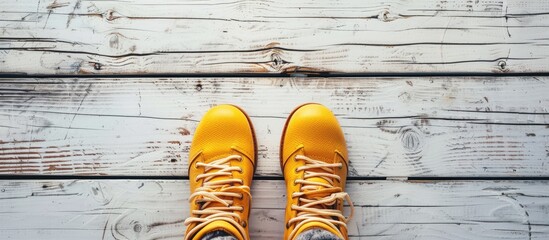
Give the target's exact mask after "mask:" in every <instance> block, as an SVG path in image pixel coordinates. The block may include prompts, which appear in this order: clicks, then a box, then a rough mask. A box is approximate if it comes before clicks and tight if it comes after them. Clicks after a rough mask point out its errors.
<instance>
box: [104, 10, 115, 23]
mask: <svg viewBox="0 0 549 240" xmlns="http://www.w3.org/2000/svg"><path fill="white" fill-rule="evenodd" d="M115 13H116V12H115V11H113V10H111V9H109V10H107V12H105V14H104V17H105V19H106V20H107V21H109V22H110V21H113V20H115V19H117V18H118V17H117V16H115Z"/></svg>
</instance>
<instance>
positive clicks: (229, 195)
mask: <svg viewBox="0 0 549 240" xmlns="http://www.w3.org/2000/svg"><path fill="white" fill-rule="evenodd" d="M232 160H239V161H241V160H242V157H241V156H239V155H231V156H228V157H226V158H222V159H219V160H214V161H212V162H210V163H202V162H199V163H197V164H196V166H197V167H204V168H205V169H204V173H203V174H199V175H198V176H197V177H196V179H195V181H199V180H200V179H204V180H203V184H202V186H201V187H198V188H197V189H196V190H195V192H194V193H193V194H191V196H190V197H189V201H190V202H192V201H196V203H197V204H198V205H199V206H200V209H198V210H192V211H191V215H192V216H191V217H189V218H187V219H186V220H185V222H184V224H185V226H188V225H190V224H193V223H198V224H197V225H196V226H194V227H193V229H192V230H190V231H189V232H188V234H187V235H186V237H185V239H186V240H187V239H190V237H191V236H194V234H195V233H197V232H198V231H199V230H200V229H202V228H203V227H204V226H206V225H208V224H209V223H211V222H213V221H216V220H223V221H226V222H229V223H231V224H232V225H234V226H235V227H236V228H237V230H238V231H239V232H240V234H241V235H242V236H244V238H245V239H246V234H245V233H246V230H245V228H244V227H243V226H242V224H241V223H240V222H241V219H240V216H239V215H238V214H237V213H235V211H238V212H242V211H243V210H244V208H243V207H242V206H233V205H232V204H233V202H234V201H233V200H231V199H233V198H240V199H242V197H243V196H244V194H246V195H248V196H249V197H250V198H251V194H250V187H248V186H243V185H242V184H243V181H242V179H237V178H229V179H224V180H215V181H211V180H212V179H213V178H215V177H219V176H231V175H232V172H233V171H239V172H242V168H240V167H237V166H230V161H232ZM214 169H219V170H218V171H216V172H210V173H209V171H210V170H214ZM234 184H239V185H241V186H233V185H234ZM214 203H219V204H221V205H222V206H212V205H214ZM235 219H236V220H235Z"/></svg>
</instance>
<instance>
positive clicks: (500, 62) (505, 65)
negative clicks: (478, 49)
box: [498, 60, 507, 70]
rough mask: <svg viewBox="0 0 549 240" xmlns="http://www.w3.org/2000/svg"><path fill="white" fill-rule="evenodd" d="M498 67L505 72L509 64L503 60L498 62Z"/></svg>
mask: <svg viewBox="0 0 549 240" xmlns="http://www.w3.org/2000/svg"><path fill="white" fill-rule="evenodd" d="M498 66H499V68H500V69H501V70H505V68H506V67H507V62H505V61H503V60H501V61H499V62H498Z"/></svg>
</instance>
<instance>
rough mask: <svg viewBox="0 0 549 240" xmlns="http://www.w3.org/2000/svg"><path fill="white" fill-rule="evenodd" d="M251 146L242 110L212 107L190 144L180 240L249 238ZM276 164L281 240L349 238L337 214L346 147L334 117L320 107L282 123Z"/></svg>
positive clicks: (309, 106) (296, 113) (253, 158)
mask: <svg viewBox="0 0 549 240" xmlns="http://www.w3.org/2000/svg"><path fill="white" fill-rule="evenodd" d="M256 156H257V143H256V140H255V136H254V131H253V127H252V124H251V122H250V119H249V118H248V116H247V115H246V114H245V113H244V111H242V110H241V109H240V108H238V107H236V106H233V105H220V106H216V107H213V108H211V109H210V110H209V111H208V112H207V113H206V115H205V116H204V117H203V119H202V121H201V122H200V124H199V125H198V128H197V129H196V132H195V134H194V138H193V142H192V144H191V150H190V158H189V180H190V181H189V182H190V189H191V196H190V198H189V201H190V212H191V216H190V217H189V218H187V220H186V221H185V225H186V226H187V232H186V237H185V239H198V240H200V239H201V238H202V237H203V236H205V235H206V234H208V233H210V232H212V231H217V230H222V231H225V232H227V233H229V234H231V235H233V236H235V237H236V238H237V239H249V232H248V226H249V222H248V218H249V215H250V203H251V194H250V186H251V183H252V177H253V174H254V170H255V167H256V158H257V157H256ZM280 165H281V167H282V171H283V173H284V179H285V182H286V189H287V190H286V191H287V194H286V196H287V200H286V201H287V204H286V219H285V223H286V229H285V231H284V239H290V240H293V239H295V238H296V237H297V236H298V235H299V234H300V233H302V232H303V231H306V230H309V229H313V228H320V229H323V230H327V231H329V232H331V233H332V234H334V235H336V236H338V237H339V238H341V239H348V237H347V226H346V223H347V221H348V219H349V218H350V217H349V218H346V217H345V216H344V215H343V202H344V201H345V200H346V201H348V202H349V203H350V204H351V206H352V202H351V201H350V198H349V196H348V195H347V193H345V192H344V189H345V181H346V179H347V165H348V160H347V148H346V145H345V138H344V136H343V132H342V130H341V127H340V126H339V123H338V121H337V119H336V118H335V116H334V115H333V113H332V112H331V111H330V110H329V109H328V108H326V107H324V106H322V105H320V104H314V103H311V104H305V105H302V106H300V107H298V108H297V109H295V110H294V111H293V112H292V114H291V115H290V117H289V118H288V120H287V122H286V126H285V127H284V131H283V134H282V140H281V145H280Z"/></svg>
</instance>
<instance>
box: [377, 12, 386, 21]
mask: <svg viewBox="0 0 549 240" xmlns="http://www.w3.org/2000/svg"><path fill="white" fill-rule="evenodd" d="M377 19H379V20H381V21H383V22H388V21H389V10H387V9H385V10H383V11H381V12H380V13H379V15H378V16H377Z"/></svg>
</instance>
